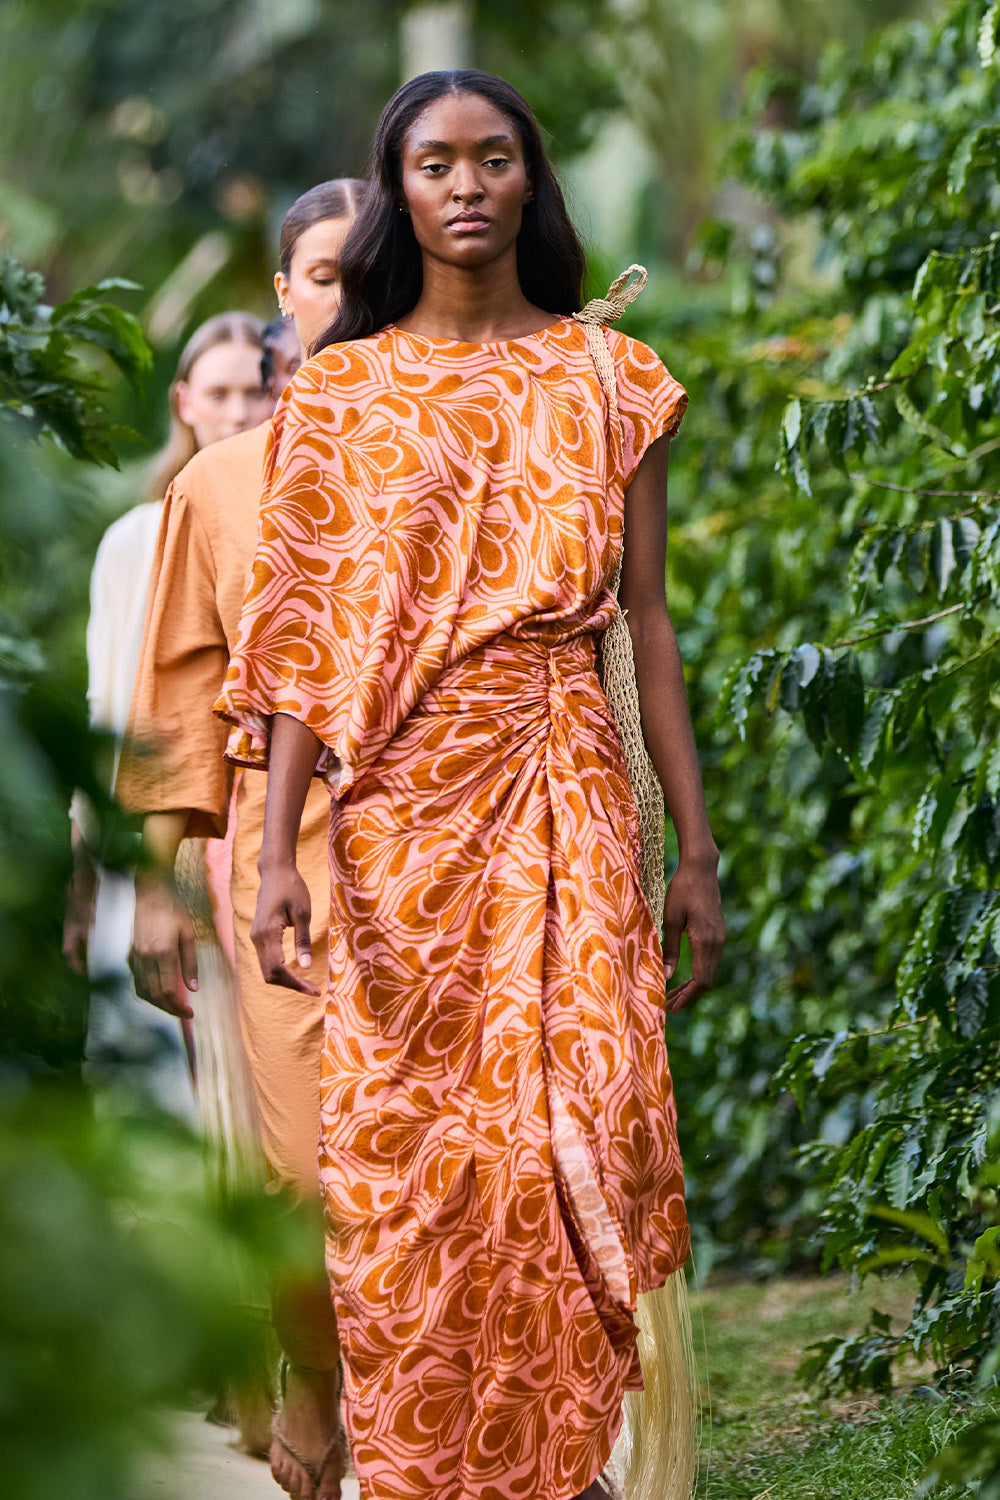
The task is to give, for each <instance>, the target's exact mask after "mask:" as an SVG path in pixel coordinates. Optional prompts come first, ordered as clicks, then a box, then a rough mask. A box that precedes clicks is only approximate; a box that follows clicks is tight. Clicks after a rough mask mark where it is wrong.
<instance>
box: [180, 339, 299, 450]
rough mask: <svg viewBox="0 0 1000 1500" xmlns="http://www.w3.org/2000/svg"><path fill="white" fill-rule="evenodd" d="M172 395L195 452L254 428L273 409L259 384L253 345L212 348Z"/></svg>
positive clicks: (198, 359) (258, 364)
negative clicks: (190, 435)
mask: <svg viewBox="0 0 1000 1500" xmlns="http://www.w3.org/2000/svg"><path fill="white" fill-rule="evenodd" d="M174 391H175V393H176V401H177V414H178V416H179V417H180V419H181V421H182V422H186V423H187V424H188V426H189V427H190V428H191V429H192V430H193V432H194V438H195V442H196V443H197V444H198V447H199V448H207V447H208V446H209V445H210V444H211V443H217V442H219V441H220V439H221V438H227V437H234V436H235V434H236V433H237V432H245V431H246V430H247V428H249V427H256V426H257V424H258V423H259V422H263V421H265V420H266V419H267V418H268V417H269V416H270V415H271V412H272V410H273V408H274V402H273V400H272V399H271V397H270V395H269V394H268V392H267V391H265V390H264V387H263V386H262V384H261V379H260V350H259V349H256V348H254V347H253V345H251V344H244V343H239V344H232V343H230V344H213V346H212V348H211V349H206V350H205V352H204V354H201V355H199V356H198V358H197V359H196V360H195V362H194V364H193V365H192V366H191V370H190V372H189V374H188V378H187V379H186V380H178V382H177V384H176V385H175V387H174Z"/></svg>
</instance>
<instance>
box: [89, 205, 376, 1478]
mask: <svg viewBox="0 0 1000 1500" xmlns="http://www.w3.org/2000/svg"><path fill="white" fill-rule="evenodd" d="M363 191H364V184H362V183H360V182H356V181H354V180H352V179H341V180H338V181H333V182H329V183H323V184H321V185H320V186H318V187H315V188H312V189H311V190H310V191H309V192H307V193H305V194H304V195H303V196H302V197H301V198H299V199H298V200H297V201H296V202H295V203H294V204H293V205H292V207H291V209H290V210H289V212H288V214H287V215H286V217H285V220H284V223H283V226H282V234H281V270H280V271H279V273H278V274H277V276H276V277H275V288H276V291H277V293H278V298H279V303H280V305H281V308H282V311H283V313H285V314H286V315H287V316H288V317H289V318H291V319H293V320H294V324H295V329H296V331H297V333H298V337H299V341H300V343H301V345H302V348H303V350H304V351H306V352H307V351H308V350H309V348H310V346H311V345H312V343H313V341H314V340H315V339H316V338H317V337H318V336H319V335H320V333H321V332H322V331H323V329H324V328H325V327H326V325H327V324H328V323H329V321H330V318H331V316H332V315H333V312H334V311H335V309H336V305H337V301H338V296H339V291H338V279H337V278H338V269H339V255H340V247H341V244H342V243H343V240H344V238H345V237H346V234H347V231H348V229H349V227H350V225H351V223H352V221H353V219H354V216H355V213H356V209H357V205H358V203H359V201H360V196H361V194H362V193H363ZM269 430H270V429H269V425H268V424H264V425H262V426H260V427H257V428H255V429H254V430H253V431H251V432H246V433H243V434H241V435H240V436H238V437H236V438H233V439H231V440H230V441H229V442H225V443H221V444H219V445H218V446H217V448H214V449H212V450H209V451H206V452H205V453H200V454H198V455H197V456H196V457H195V458H194V459H193V460H192V462H191V463H190V464H188V466H187V467H186V468H185V470H184V471H183V472H182V473H181V474H180V475H179V476H178V477H177V479H176V481H175V482H174V484H173V485H172V487H171V490H170V493H169V495H168V497H167V502H166V506H165V509H164V516H163V521H162V524H161V527H160V533H159V538H158V542H157V549H156V556H155V560H154V564H153V585H152V588H151V592H150V601H149V607H148V610H147V615H146V626H145V635H144V640H143V650H142V658H141V661H140V666H139V675H138V678H137V682H136V692H135V697H134V699H133V703H132V712H131V717H130V739H131V740H132V741H133V742H135V743H137V744H139V745H152V746H153V747H154V748H155V750H156V752H157V753H156V754H154V755H134V756H130V757H129V758H128V759H127V760H126V762H125V763H124V764H123V766H122V769H121V771H120V773H119V778H118V794H119V796H120V798H121V800H122V802H123V803H124V804H125V806H127V807H128V808H130V809H131V810H133V811H135V812H140V813H144V814H145V815H146V816H145V820H144V834H145V840H146V844H147V847H148V848H149V850H150V852H151V854H152V856H153V858H154V861H155V867H154V869H153V870H152V871H150V872H146V873H144V874H142V875H140V877H139V879H138V880H137V885H136V920H135V933H134V940H133V949H132V967H133V973H134V975H135V980H136V988H137V990H138V991H139V993H140V994H142V995H144V997H145V998H146V999H148V1000H149V1001H151V1002H152V1004H154V1005H157V1006H159V1007H160V1008H161V1009H162V1010H165V1011H167V1012H169V1013H171V1014H173V1015H177V1016H181V1017H185V1016H190V1015H191V1014H192V1011H191V1006H190V1004H189V1002H188V999H187V995H186V993H185V987H186V989H187V990H188V991H195V990H197V986H198V977H197V972H196V963H195V956H194V955H195V948H194V934H193V931H192V928H191V924H190V921H189V919H188V916H187V913H186V912H185V910H184V908H183V905H182V904H181V903H180V902H179V901H178V900H177V897H176V892H175V890H174V888H173V882H172V878H171V875H170V872H171V871H172V867H173V860H174V855H175V853H176V850H177V847H178V845H179V843H180V840H181V839H183V838H185V837H192V836H203V837H209V838H217V837H220V836H221V835H223V834H224V833H225V831H226V824H227V815H228V811H229V806H230V792H231V787H230V780H229V772H228V769H227V767H226V764H225V762H224V759H223V748H224V742H225V730H224V728H223V726H222V725H221V724H220V723H219V721H218V719H216V718H215V717H214V716H213V714H212V705H213V702H214V700H215V698H216V696H217V695H218V692H219V688H220V685H221V683H222V679H223V677H224V676H225V672H226V666H227V663H228V659H229V652H230V648H231V645H232V643H233V641H234V640H235V637H236V628H237V624H238V620H239V614H240V609H241V606H242V603H243V596H244V592H245V588H246V581H247V577H248V574H249V570H250V565H251V562H252V559H253V552H254V547H255V544H256V540H257V512H258V504H259V499H260V489H261V476H262V470H263V463H264V455H265V450H266V447H267V441H268V434H269ZM265 789H266V788H265V781H264V778H262V777H241V778H240V779H239V781H238V784H237V787H236V795H235V805H236V830H235V836H234V845H233V873H232V884H231V895H232V906H233V919H234V928H235V952H236V969H237V982H238V988H239V999H240V1021H241V1027H242V1031H243V1037H244V1042H245V1046H246V1051H247V1056H248V1059H249V1062H250V1068H251V1072H252V1076H253V1082H254V1092H255V1095H256V1099H257V1105H258V1112H259V1116H260V1124H261V1134H262V1139H263V1146H264V1151H265V1155H266V1157H267V1161H268V1166H269V1169H270V1172H271V1175H272V1178H273V1180H274V1182H275V1183H276V1184H281V1185H282V1186H285V1187H287V1188H289V1189H290V1190H291V1191H292V1193H293V1194H294V1195H295V1196H296V1197H297V1198H299V1199H301V1200H303V1201H304V1202H306V1203H309V1202H314V1203H315V1204H316V1205H317V1208H318V1205H319V1185H318V1166H317V1136H318V1127H319V1056H320V1049H321V1045H322V1028H323V1014H322V1005H321V1003H320V1001H319V1000H318V999H308V1000H305V1001H303V998H302V997H301V996H292V995H289V996H288V997H287V1001H286V1002H285V1003H282V1002H281V999H280V995H279V994H278V992H276V991H274V990H269V989H267V987H266V986H265V985H264V983H263V981H262V979H261V976H260V971H259V969H258V967H257V965H256V960H255V958H254V955H253V950H252V947H251V944H250V939H249V928H250V923H251V920H252V917H253V910H254V902H255V898H256V889H257V878H258V877H257V870H256V862H257V855H258V852H259V849H260V841H261V833H262V828H263V815H264V798H265ZM328 819H329V799H328V798H327V796H326V794H325V793H324V791H323V789H322V787H320V786H318V785H317V787H316V789H315V791H314V793H313V795H312V797H311V798H310V799H309V805H308V807H307V809H306V813H305V817H304V819H303V824H302V832H301V837H300V841H299V860H300V868H301V869H302V871H303V874H304V876H305V878H306V879H307V880H308V881H309V884H310V888H311V890H312V891H313V895H314V909H315V910H316V912H317V925H316V930H315V940H316V943H317V945H318V951H322V945H323V943H324V942H325V924H324V921H323V916H322V914H323V912H324V911H325V910H326V908H327V906H328V904H329V889H330V886H329V874H328V870H327V861H326V829H327V824H328ZM178 971H179V972H178ZM182 980H183V983H182ZM316 1244H317V1269H316V1276H315V1280H314V1281H313V1282H312V1283H311V1284H309V1285H305V1286H303V1285H296V1286H294V1287H290V1286H278V1287H276V1288H275V1289H274V1291H273V1295H272V1313H273V1319H274V1324H275V1329H276V1332H277V1334H278V1338H279V1341H280V1343H281V1345H282V1348H283V1350H284V1352H285V1355H286V1357H287V1361H288V1366H287V1373H286V1381H285V1398H284V1403H283V1408H282V1412H281V1416H280V1418H279V1419H278V1423H277V1424H276V1427H275V1439H274V1443H273V1445H272V1450H271V1463H272V1469H273V1471H274V1474H275V1478H276V1479H277V1480H278V1482H279V1483H280V1484H281V1485H282V1486H283V1487H284V1488H285V1489H287V1490H288V1491H289V1492H290V1493H292V1494H298V1495H301V1496H303V1497H311V1496H313V1494H314V1493H319V1492H320V1491H319V1482H320V1479H323V1480H324V1481H325V1486H326V1487H325V1489H323V1490H322V1493H323V1494H332V1495H335V1494H336V1493H337V1491H338V1488H339V1478H340V1474H341V1472H342V1462H343V1458H342V1452H341V1447H342V1444H341V1434H340V1426H339V1409H338V1384H337V1375H336V1372H337V1367H338V1362H339V1348H338V1343H337V1328H336V1321H335V1319H334V1315H333V1310H332V1306H331V1303H330V1296H329V1291H328V1287H327V1283H326V1278H325V1275H324V1273H323V1269H322V1256H321V1248H320V1247H321V1234H320V1229H319V1218H318V1215H317V1239H316Z"/></svg>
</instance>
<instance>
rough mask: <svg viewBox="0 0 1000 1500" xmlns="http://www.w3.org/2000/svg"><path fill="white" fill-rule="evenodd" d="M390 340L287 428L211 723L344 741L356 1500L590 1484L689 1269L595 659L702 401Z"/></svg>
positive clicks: (644, 930)
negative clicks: (675, 1277)
mask: <svg viewBox="0 0 1000 1500" xmlns="http://www.w3.org/2000/svg"><path fill="white" fill-rule="evenodd" d="M610 339H611V348H612V352H613V354H614V356H615V361H616V368H617V379H618V389H619V403H620V407H621V412H622V417H623V428H624V436H623V440H619V438H618V436H617V432H615V434H614V436H613V437H611V438H610V439H609V437H608V433H609V422H608V413H607V407H606V401H605V398H604V395H603V392H602V390H601V387H600V385H599V382H598V379H597V376H596V372H595V370H594V367H593V364H592V362H591V358H590V355H589V353H588V350H587V346H586V342H585V336H584V331H583V328H582V327H581V326H580V325H579V324H577V323H575V322H574V321H572V320H571V319H560V320H559V321H557V322H555V323H554V324H553V325H552V326H551V327H550V328H548V329H546V330H544V331H543V332H541V333H538V334H534V335H531V336H528V337H526V338H523V339H518V340H513V341H509V342H507V343H503V344H488V345H471V344H461V343H455V342H451V341H447V340H438V339H427V338H423V337H419V336H416V335H412V334H407V333H404V332H402V331H400V330H398V329H395V328H391V327H390V328H388V329H386V330H384V331H383V332H382V333H380V334H378V335H376V336H374V337H373V338H370V339H365V340H359V341H356V342H354V343H351V344H346V345H339V346H333V347H331V348H329V349H327V350H325V351H324V352H323V353H322V354H320V355H319V356H318V357H317V358H316V359H314V360H312V361H311V362H310V363H309V364H307V365H306V366H304V367H303V369H302V370H301V371H300V372H299V374H298V376H297V377H296V379H295V380H294V381H293V383H292V386H291V387H290V388H289V390H288V391H287V392H286V396H285V399H284V400H283V402H282V403H281V404H280V405H279V408H278V411H277V413H276V415H275V421H274V432H275V442H274V446H273V448H272V451H271V453H270V455H269V460H268V472H267V478H266V484H265V494H264V500H263V502H262V510H261V540H260V543H259V546H258V550H257V556H256V560H255V563H254V572H253V580H252V584H251V587H250V591H249V594H248V597H247V601H246V604H245V607H244V614H243V619H242V621H241V625H240V636H239V642H238V645H237V648H236V651H235V652H234V655H233V658H232V661H231V664H230V669H229V674H228V677H227V683H226V689H225V693H224V696H223V698H222V699H221V700H220V712H222V713H223V714H224V715H225V716H226V717H228V718H229V719H230V720H232V721H233V723H234V725H235V727H234V730H233V733H232V735H231V737H230V749H229V753H230V754H231V756H232V757H233V758H234V759H235V760H236V761H238V762H240V763H242V764H245V765H260V764H263V762H264V760H265V758H266V754H267V735H268V731H269V727H270V716H271V715H273V714H274V713H275V712H282V713H289V714H292V715H294V716H295V717H297V718H300V719H301V720H302V721H304V722H305V723H306V724H308V725H309V726H310V727H311V728H312V729H313V730H314V731H315V733H316V734H317V736H318V737H319V739H320V740H321V742H322V749H321V752H320V756H319V762H318V767H317V769H318V772H319V773H320V774H321V775H322V776H323V777H324V778H325V779H326V781H327V784H328V786H329V788H330V791H331V794H332V797H333V802H332V815H331V824H330V865H331V889H332V900H331V908H330V977H329V996H328V1004H327V1018H326V1038H325V1043H324V1056H323V1076H322V1150H321V1175H322V1180H323V1184H324V1189H325V1195H326V1206H327V1224H328V1236H327V1255H328V1264H329V1267H330V1271H331V1277H332V1283H333V1289H334V1299H335V1303H336V1307H337V1313H338V1320H339V1323H340V1329H341V1340H342V1347H343V1352H344V1359H345V1365H346V1388H347V1395H348V1427H349V1431H350V1434H351V1447H352V1454H353V1458H354V1463H355V1467H356V1469H357V1471H358V1475H359V1477H360V1480H361V1486H362V1493H363V1494H364V1495H365V1496H366V1497H367V1500H417V1497H421V1500H431V1497H434V1500H472V1497H476V1500H514V1497H519V1500H566V1497H569V1496H573V1495H576V1494H578V1493H579V1492H580V1491H581V1490H583V1489H584V1488H585V1487H586V1486H587V1485H588V1484H589V1483H590V1482H591V1481H592V1480H593V1479H594V1478H595V1477H596V1475H597V1474H598V1473H599V1471H600V1470H601V1468H602V1467H603V1465H604V1463H605V1461H606V1460H607V1457H608V1454H609V1451H610V1448H611V1445H612V1442H613V1439H614V1437H615V1435H616V1432H617V1430H618V1426H619V1423H620V1410H621V1403H622V1396H623V1392H624V1390H625V1389H626V1388H627V1387H629V1386H634V1385H635V1384H636V1383H637V1381H638V1379H639V1375H638V1362H637V1358H636V1350H635V1328H634V1324H633V1320H632V1316H631V1314H632V1312H633V1310H634V1308H635V1299H636V1296H637V1294H638V1293H639V1292H641V1291H645V1290H648V1289H651V1288H652V1287H655V1286H658V1285H661V1284H662V1283H663V1282H664V1281H665V1279H666V1278H667V1277H668V1276H669V1274H670V1273H671V1272H673V1271H674V1270H675V1269H677V1267H678V1266H680V1265H682V1264H683V1262H684V1260H685V1258H686V1256H687V1253H688V1230H687V1221H686V1217H685V1212H684V1202H683V1182H682V1173H681V1163H680V1158H679V1154H678V1150H677V1140H676V1131H675V1114H674V1106H673V1098H672V1091H671V1085H670V1076H669V1072H668V1067H667V1057H666V1048H665V1043H664V976H663V967H662V958H661V954H660V948H659V940H658V935H657V931H656V926H655V924H654V921H653V918H652V916H651V915H650V912H649V909H648V907H647V906H646V903H645V901H644V899H643V896H642V894H641V890H640V885H639V870H638V825H637V819H636V815H635V810H634V807H633V806H632V804H631V801H630V796H629V787H628V781H627V776H626V771H625V766H624V762H623V759H622V754H621V748H620V744H619V741H618V737H617V733H616V730H615V728H614V726H613V723H612V721H611V718H610V714H609V710H608V707H607V703H606V701H605V698H604V695H603V693H602V691H601V688H600V685H599V682H598V678H597V675H596V672H595V670H594V642H595V637H596V636H597V635H599V634H600V632H601V631H602V630H604V629H605V628H606V626H607V624H608V622H609V620H610V619H611V618H612V612H613V610H614V609H615V608H616V605H615V603H614V600H613V598H612V596H611V594H610V593H609V591H608V588H607V580H608V579H609V577H611V576H612V574H613V572H614V563H615V559H616V555H617V552H618V550H619V548H620V545H621V534H622V516H623V491H624V487H625V485H627V482H628V480H629V479H630V478H631V476H632V474H633V472H634V470H635V466H636V464H637V463H638V461H639V458H640V457H641V455H642V453H643V452H644V451H645V449H646V447H647V446H648V445H649V443H650V442H651V441H652V440H653V439H654V438H656V437H658V436H659V435H660V434H662V433H665V432H671V431H673V430H674V429H675V428H676V426H677V423H678V422H679V419H680V416H681V414H682V412H683V409H684V405H685V404H686V398H685V396H684V393H683V391H682V390H681V388H680V386H679V385H678V384H677V382H676V381H674V380H673V379H672V378H671V376H670V375H668V373H667V372H666V370H665V369H664V368H663V366H662V364H661V363H660V361H659V359H658V358H657V357H656V355H655V354H653V352H652V351H651V350H650V349H648V348H646V347H645V346H644V345H642V344H639V343H636V342H635V341H634V340H631V339H629V338H626V337H624V336H623V335H620V334H612V335H610Z"/></svg>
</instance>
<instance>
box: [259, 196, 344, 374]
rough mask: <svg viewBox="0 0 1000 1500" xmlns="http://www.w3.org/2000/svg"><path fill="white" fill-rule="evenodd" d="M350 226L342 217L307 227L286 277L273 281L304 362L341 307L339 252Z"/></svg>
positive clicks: (296, 246) (281, 275)
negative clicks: (291, 324)
mask: <svg viewBox="0 0 1000 1500" xmlns="http://www.w3.org/2000/svg"><path fill="white" fill-rule="evenodd" d="M353 223H354V219H353V218H352V217H345V218H340V219H320V221H319V223H318V224H310V225H309V228H308V229H303V231H302V233H301V234H300V235H299V237H298V239H297V240H296V242H295V249H294V250H293V251H292V263H291V265H290V266H289V269H288V276H287V277H286V276H285V275H284V274H283V273H282V272H281V271H279V272H278V274H277V276H275V278H274V290H275V291H276V292H277V294H278V302H279V304H280V307H281V310H282V312H284V313H288V315H289V316H290V317H292V318H294V320H295V332H296V333H297V334H298V336H299V343H300V344H301V345H302V357H303V359H308V358H309V353H310V350H311V349H312V346H313V344H315V342H316V340H317V339H318V338H319V337H320V335H321V334H323V333H325V332H326V330H327V328H329V326H330V324H331V323H332V322H333V319H334V317H335V315H336V312H337V308H338V307H339V306H340V252H341V250H343V248H344V241H345V240H346V239H347V235H348V231H349V230H350V228H351V225H352V224H353Z"/></svg>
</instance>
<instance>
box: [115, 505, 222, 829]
mask: <svg viewBox="0 0 1000 1500" xmlns="http://www.w3.org/2000/svg"><path fill="white" fill-rule="evenodd" d="M182 485H183V478H182V479H181V481H175V482H174V484H173V485H172V486H171V489H170V491H169V493H168V495H167V499H166V503H165V505H164V508H163V515H162V517H161V521H160V529H159V533H158V536H157V540H156V551H155V554H154V559H153V571H152V578H151V582H150V590H149V600H148V603H147V607H146V617H145V626H144V630H143V639H142V651H141V654H140V658H139V669H138V673H137V675H136V679H135V690H134V692H133V696H132V707H131V711H130V714H129V731H128V738H127V749H126V752H125V753H124V754H123V756H122V761H121V764H120V766H119V770H118V780H117V784H116V791H117V794H118V797H119V800H120V801H121V802H122V804H123V806H125V807H126V808H127V809H128V810H129V811H131V812H136V813H155V812H179V811H183V810H188V811H189V813H190V816H189V820H188V826H187V835H188V837H208V838H211V837H214V836H219V837H221V836H223V835H224V834H225V831H226V821H227V813H228V806H229V792H230V777H231V772H230V770H229V767H228V766H227V764H226V762H225V759H224V755H223V751H224V748H225V730H224V728H223V726H222V725H221V724H220V723H219V721H218V719H217V718H216V717H215V716H214V714H213V712H212V707H213V704H214V702H215V699H216V697H217V695H218V692H219V687H220V685H221V683H222V679H223V677H224V676H225V673H226V663H227V661H228V659H229V651H228V647H227V643H226V637H225V632H224V630H223V627H222V622H221V620H220V618H219V610H218V603H217V598H216V580H217V564H216V559H215V557H214V556H213V552H212V547H211V543H210V541H209V538H208V535H207V533H206V531H205V528H204V526H203V524H202V522H201V521H200V519H199V517H198V515H197V513H196V511H195V509H194V507H193V506H192V505H191V503H190V501H189V499H188V497H187V495H186V494H185V492H184V489H183V487H182Z"/></svg>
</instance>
